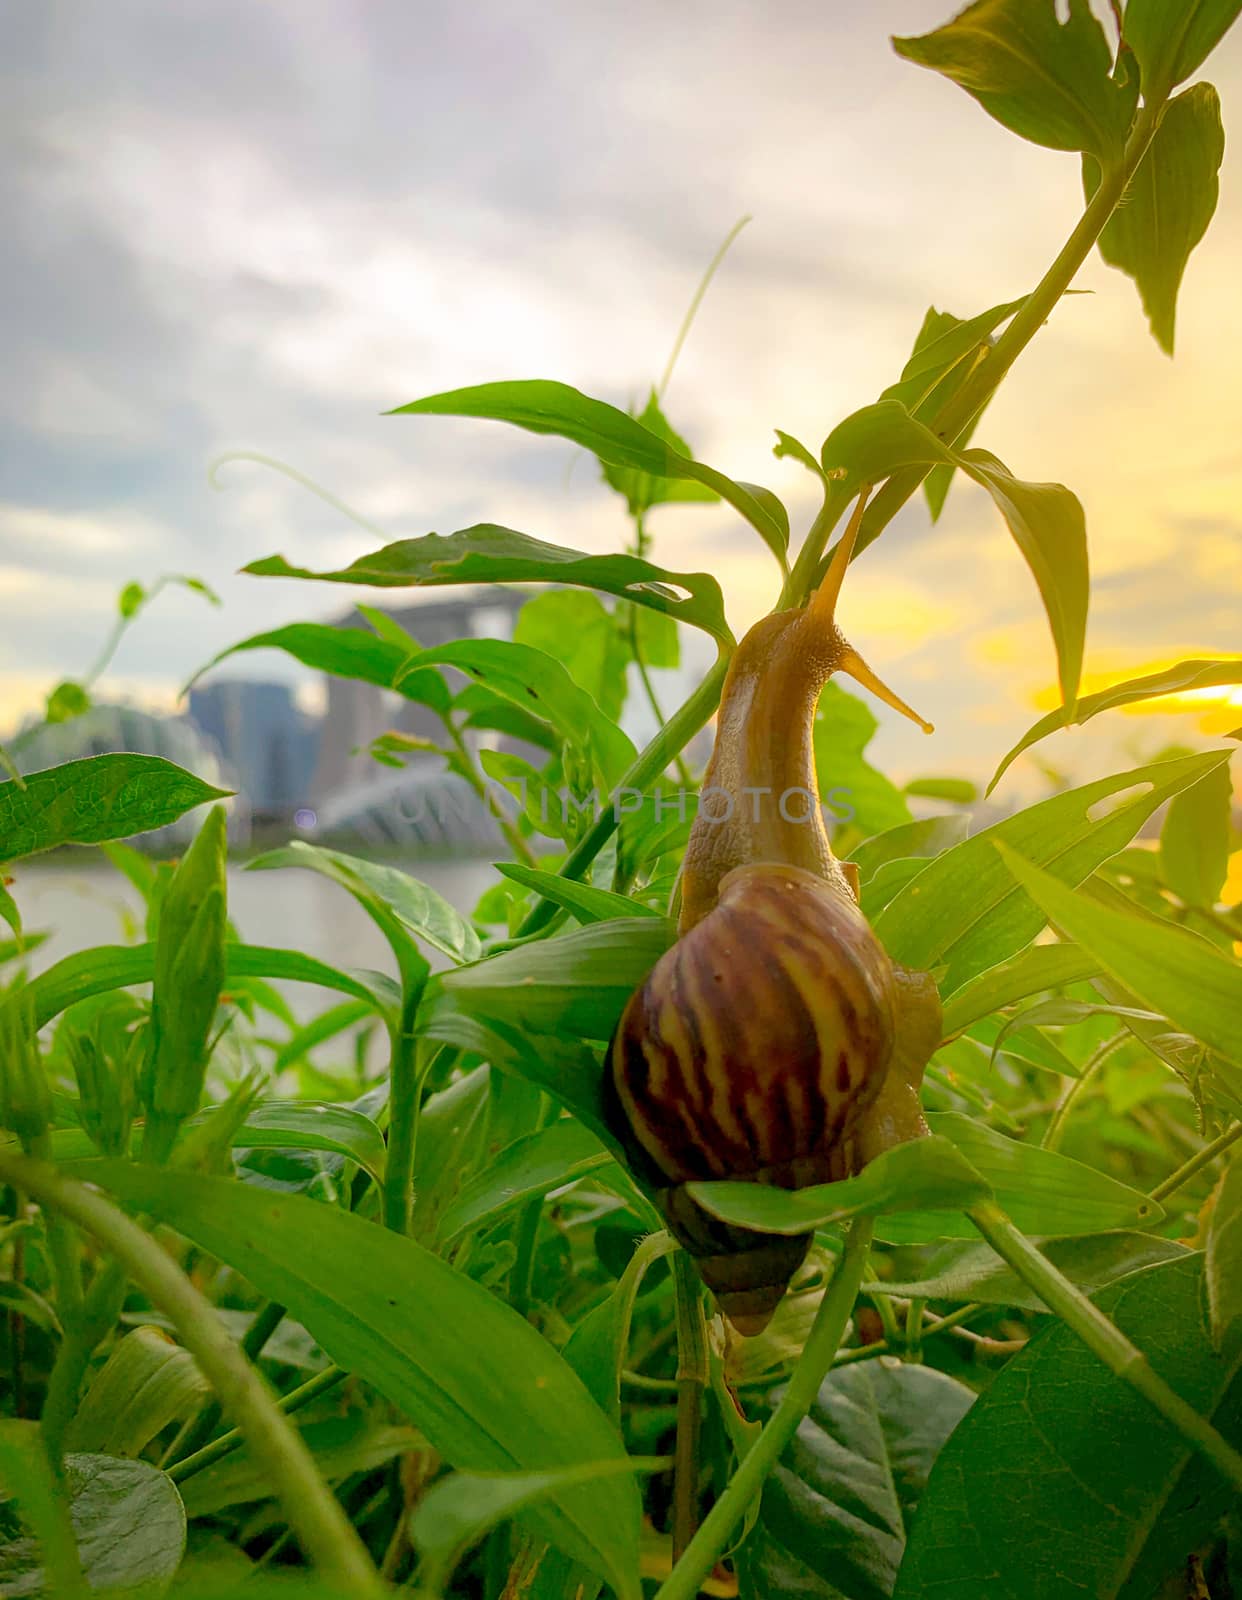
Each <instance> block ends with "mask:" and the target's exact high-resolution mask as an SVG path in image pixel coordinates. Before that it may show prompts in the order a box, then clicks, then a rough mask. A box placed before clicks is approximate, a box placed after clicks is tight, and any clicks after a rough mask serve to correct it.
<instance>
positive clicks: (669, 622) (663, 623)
mask: <svg viewBox="0 0 1242 1600" xmlns="http://www.w3.org/2000/svg"><path fill="white" fill-rule="evenodd" d="M630 615H631V616H632V617H633V619H634V625H635V627H636V629H637V631H638V651H639V654H640V655H641V657H642V659H643V662H644V664H645V665H646V666H649V667H661V668H665V669H668V668H673V667H679V666H680V665H681V637H680V635H679V634H678V632H677V621H676V619H675V618H674V617H670V616H669V615H668V613H667V612H664V611H651V610H649V609H647V608H645V607H643V606H637V607H635V609H634V610H633V611H632V612H631V613H630Z"/></svg>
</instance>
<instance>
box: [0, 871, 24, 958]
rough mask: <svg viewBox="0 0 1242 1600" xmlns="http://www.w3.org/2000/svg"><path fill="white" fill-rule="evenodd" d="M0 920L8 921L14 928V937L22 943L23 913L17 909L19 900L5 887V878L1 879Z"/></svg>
mask: <svg viewBox="0 0 1242 1600" xmlns="http://www.w3.org/2000/svg"><path fill="white" fill-rule="evenodd" d="M10 881H11V880H10ZM0 921H4V922H6V923H7V924H8V926H9V927H10V928H12V930H13V935H14V937H15V938H16V939H17V940H18V942H19V943H20V941H21V937H22V914H21V912H20V911H19V910H18V909H17V901H16V900H14V898H13V896H12V895H11V894H10V893H9V891H8V890H7V889H6V888H5V887H4V880H2V879H0Z"/></svg>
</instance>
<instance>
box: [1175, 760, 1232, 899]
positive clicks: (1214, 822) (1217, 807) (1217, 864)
mask: <svg viewBox="0 0 1242 1600" xmlns="http://www.w3.org/2000/svg"><path fill="white" fill-rule="evenodd" d="M1232 831H1233V779H1232V777H1231V776H1230V772H1229V768H1228V766H1223V767H1216V768H1214V769H1213V770H1212V771H1211V772H1209V773H1208V775H1207V776H1206V777H1205V778H1202V779H1201V780H1200V781H1199V782H1198V783H1196V784H1195V785H1194V787H1193V788H1191V789H1185V790H1183V791H1182V793H1181V794H1179V795H1176V796H1174V798H1173V799H1172V800H1171V801H1170V802H1169V809H1168V811H1167V812H1166V813H1165V819H1164V826H1163V827H1162V828H1161V830H1160V868H1161V871H1162V873H1163V875H1164V881H1165V883H1167V884H1168V886H1169V888H1170V889H1172V891H1173V893H1174V894H1176V895H1178V896H1179V897H1180V898H1181V899H1182V900H1184V901H1185V903H1186V904H1187V905H1188V906H1202V907H1203V908H1205V909H1206V910H1211V908H1212V907H1213V906H1214V905H1216V903H1217V902H1218V901H1219V899H1220V897H1221V894H1222V893H1223V891H1224V887H1225V879H1226V877H1227V876H1228V873H1229V844H1230V838H1231V835H1232Z"/></svg>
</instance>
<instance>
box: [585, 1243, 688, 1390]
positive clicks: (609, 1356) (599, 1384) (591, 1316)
mask: <svg viewBox="0 0 1242 1600" xmlns="http://www.w3.org/2000/svg"><path fill="white" fill-rule="evenodd" d="M600 1239H601V1234H600V1233H599V1232H598V1231H597V1233H596V1235H595V1241H596V1249H597V1250H598V1249H599V1243H600ZM678 1248H679V1246H678V1245H677V1244H676V1243H675V1242H674V1240H673V1239H672V1238H671V1236H670V1235H669V1234H667V1233H665V1232H664V1231H663V1230H659V1231H657V1232H655V1233H651V1234H649V1235H648V1236H647V1237H646V1238H645V1239H644V1240H643V1241H642V1242H641V1243H639V1245H638V1246H637V1248H636V1249H635V1251H634V1253H633V1255H632V1256H631V1257H630V1259H629V1262H628V1263H627V1265H626V1267H625V1270H624V1271H623V1272H622V1274H621V1277H620V1278H619V1280H618V1281H617V1284H616V1287H615V1288H614V1289H613V1291H612V1293H611V1294H610V1295H609V1296H608V1298H607V1299H606V1300H603V1301H601V1302H600V1304H599V1305H596V1306H593V1307H592V1308H591V1310H590V1311H588V1312H587V1314H586V1316H584V1317H583V1318H582V1320H581V1321H580V1322H579V1323H578V1324H577V1325H576V1326H575V1328H574V1331H573V1332H572V1333H571V1334H570V1336H569V1338H568V1339H567V1340H566V1342H565V1346H564V1348H563V1349H562V1351H561V1354H562V1355H563V1356H564V1357H565V1360H566V1361H567V1362H568V1363H569V1365H570V1366H571V1367H572V1368H573V1369H574V1371H575V1372H576V1373H577V1374H578V1376H579V1377H580V1378H581V1379H582V1381H583V1383H585V1384H586V1386H587V1388H588V1389H589V1390H590V1392H591V1394H592V1396H593V1397H594V1399H595V1401H596V1403H597V1404H598V1405H600V1406H601V1407H602V1408H603V1410H604V1411H605V1413H606V1414H607V1415H608V1416H610V1417H611V1418H612V1420H613V1421H614V1422H619V1420H620V1417H621V1372H622V1369H623V1368H624V1366H625V1355H626V1350H627V1348H628V1345H629V1337H630V1324H631V1322H632V1321H633V1318H634V1304H635V1301H636V1300H637V1299H638V1292H639V1290H640V1289H641V1288H642V1281H643V1279H644V1277H646V1275H647V1273H648V1272H649V1271H650V1270H651V1268H652V1267H653V1266H654V1265H655V1263H656V1262H657V1261H660V1260H662V1259H663V1258H664V1257H665V1256H667V1255H671V1254H672V1252H673V1251H674V1250H675V1249H678ZM666 1276H667V1274H666Z"/></svg>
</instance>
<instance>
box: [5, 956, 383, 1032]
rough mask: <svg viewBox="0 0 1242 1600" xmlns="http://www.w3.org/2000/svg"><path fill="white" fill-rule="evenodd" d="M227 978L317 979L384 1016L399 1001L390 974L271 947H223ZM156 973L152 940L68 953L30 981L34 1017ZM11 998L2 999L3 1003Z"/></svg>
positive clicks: (45, 1017)
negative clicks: (354, 970) (345, 968)
mask: <svg viewBox="0 0 1242 1600" xmlns="http://www.w3.org/2000/svg"><path fill="white" fill-rule="evenodd" d="M224 970H225V978H226V981H227V980H229V979H232V978H251V977H254V978H284V979H287V980H289V981H291V982H293V983H314V984H318V985H319V986H320V987H321V988H324V989H335V990H337V991H338V992H339V993H341V994H348V995H352V996H353V997H354V998H355V999H357V1000H365V1001H366V1002H367V1003H368V1005H369V1006H370V1007H371V1008H372V1009H373V1010H374V1011H376V1012H378V1013H380V1014H381V1015H382V1014H384V1013H385V1012H387V1011H389V1010H391V1009H392V1008H393V1007H394V1006H395V1005H397V1004H399V1002H400V995H399V994H398V993H397V992H396V990H395V988H394V987H393V983H392V980H391V978H386V977H385V976H384V975H383V974H382V973H379V972H368V973H363V974H361V975H357V974H351V973H347V972H341V971H339V970H338V969H337V968H336V967H330V966H328V964H327V963H326V962H324V961H316V960H315V959H314V957H313V956H304V955H302V954H301V953H300V952H299V951H297V950H268V949H266V948H265V947H264V946H263V945H257V944H232V943H226V944H225V946H224ZM154 974H155V946H154V945H151V944H130V945H96V946H94V947H93V948H92V949H90V950H79V951H77V952H76V953H75V954H73V955H71V956H65V957H64V959H63V960H61V961H58V962H57V963H56V964H55V966H51V967H49V968H48V969H47V971H46V972H41V973H40V974H39V975H38V977H37V978H32V979H31V981H30V983H29V984H28V985H27V987H28V989H29V991H30V994H31V996H32V997H33V999H34V1007H35V1021H36V1023H37V1025H38V1026H39V1027H40V1028H41V1027H43V1025H44V1024H45V1023H48V1022H50V1021H51V1020H52V1018H53V1017H57V1016H59V1015H60V1013H61V1012H62V1011H65V1010H67V1009H68V1008H69V1007H70V1006H72V1005H76V1004H77V1003H78V1002H79V1001H80V1000H89V999H91V998H92V997H93V996H94V995H97V994H107V993H109V992H110V991H111V990H113V989H125V988H128V987H129V986H130V985H131V984H136V983H150V982H151V979H152V977H153V976H154ZM6 1003H8V1002H5V1001H0V1006H2V1005H4V1004H6Z"/></svg>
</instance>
